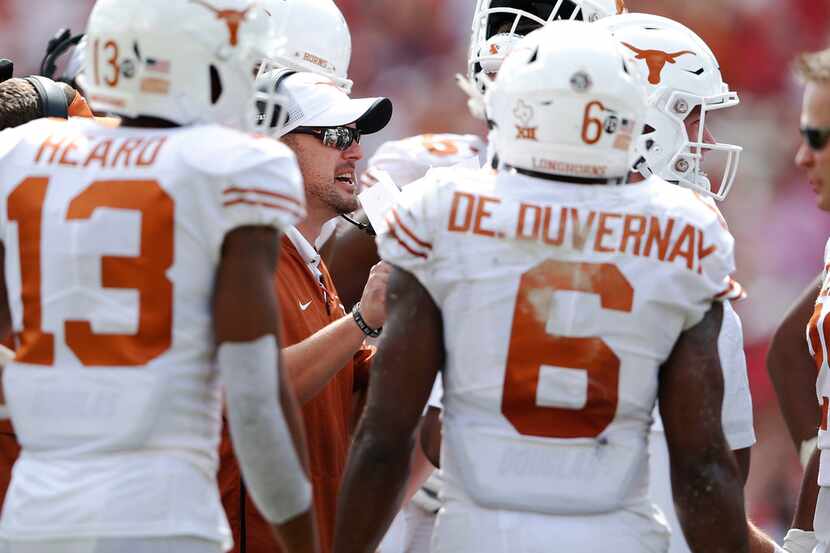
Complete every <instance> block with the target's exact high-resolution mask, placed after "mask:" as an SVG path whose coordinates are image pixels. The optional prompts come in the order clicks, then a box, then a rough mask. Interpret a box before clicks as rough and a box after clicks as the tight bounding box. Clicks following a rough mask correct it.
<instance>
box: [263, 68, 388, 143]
mask: <svg viewBox="0 0 830 553" xmlns="http://www.w3.org/2000/svg"><path fill="white" fill-rule="evenodd" d="M264 78H267V79H270V81H271V83H273V84H272V85H271V86H274V87H275V88H276V90H277V92H278V93H279V94H280V95H282V96H284V101H285V108H286V111H287V113H285V114H284V117H285V116H287V119H286V120H285V123H284V124H282V125H281V129H280V130H279V131H278V132H277V134H278V135H279V136H282V135H285V134H288V133H289V132H291V131H292V130H294V129H296V128H297V127H339V126H343V125H350V124H352V123H354V124H355V125H356V126H357V128H358V129H359V130H360V132H361V133H362V134H372V133H376V132H378V131H379V130H381V129H383V128H384V127H385V126H386V125H387V124H388V123H389V120H390V119H391V118H392V102H391V101H390V100H389V98H349V96H348V95H347V94H346V93H345V92H343V90H341V89H340V88H338V86H337V85H336V84H335V83H334V81H332V80H331V79H329V78H326V77H323V76H320V75H316V74H314V73H307V72H299V73H290V72H285V71H282V72H279V73H276V74H266V75H262V76H260V80H262V79H264Z"/></svg>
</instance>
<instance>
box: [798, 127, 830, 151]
mask: <svg viewBox="0 0 830 553" xmlns="http://www.w3.org/2000/svg"><path fill="white" fill-rule="evenodd" d="M801 136H803V137H804V142H806V143H807V145H808V146H809V147H810V149H811V150H813V151H814V152H820V151H821V150H823V149H824V147H825V146H827V142H828V141H830V127H826V128H821V129H818V128H813V127H801Z"/></svg>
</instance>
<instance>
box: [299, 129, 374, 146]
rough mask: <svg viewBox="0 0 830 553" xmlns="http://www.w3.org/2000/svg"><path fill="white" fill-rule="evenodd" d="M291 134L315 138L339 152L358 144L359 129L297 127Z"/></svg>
mask: <svg viewBox="0 0 830 553" xmlns="http://www.w3.org/2000/svg"><path fill="white" fill-rule="evenodd" d="M291 132H292V133H296V134H310V135H311V136H316V137H317V138H318V139H319V140H320V142H322V143H323V145H325V146H328V147H329V148H337V149H338V150H340V151H341V152H343V151H345V150H348V149H349V148H351V147H352V144H355V143H357V144H360V129H355V128H352V127H297V128H296V129H294V130H293V131H291Z"/></svg>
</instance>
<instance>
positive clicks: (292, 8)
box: [260, 0, 352, 94]
mask: <svg viewBox="0 0 830 553" xmlns="http://www.w3.org/2000/svg"><path fill="white" fill-rule="evenodd" d="M260 3H261V4H262V5H263V7H264V8H265V9H266V10H267V11H268V12H269V13H271V15H272V16H274V17H278V18H280V19H283V20H285V22H286V26H285V33H286V39H287V40H286V42H285V46H284V47H283V48H281V49H280V50H279V51H278V52H277V54H276V55H275V56H273V57H271V58H269V59H268V62H269V63H267V64H264V65H263V67H262V69H261V70H260V74H262V73H265V72H271V71H273V70H274V69H278V68H281V67H282V68H286V67H287V68H290V69H295V70H297V71H311V72H312V73H317V74H319V75H322V76H324V77H328V78H329V79H331V80H332V81H334V82H335V84H337V86H338V87H340V88H341V89H343V91H344V92H346V94H350V93H351V91H352V81H350V80H349V78H348V71H349V63H350V62H351V59H352V35H351V33H350V32H349V26H348V24H347V23H346V18H344V17H343V13H342V12H341V11H340V9H339V8H338V7H337V5H336V4H335V3H334V2H333V1H332V0H301V1H299V2H298V1H293V2H286V1H285V0H260Z"/></svg>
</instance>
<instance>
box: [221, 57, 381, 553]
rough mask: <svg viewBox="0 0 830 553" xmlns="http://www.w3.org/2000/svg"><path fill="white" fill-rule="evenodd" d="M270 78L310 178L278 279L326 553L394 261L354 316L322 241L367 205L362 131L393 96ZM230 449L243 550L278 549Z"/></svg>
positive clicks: (225, 463) (226, 462)
mask: <svg viewBox="0 0 830 553" xmlns="http://www.w3.org/2000/svg"><path fill="white" fill-rule="evenodd" d="M272 77H273V76H272ZM270 82H271V83H272V84H271V86H276V87H277V90H278V91H279V92H280V93H282V94H283V95H284V99H285V107H284V109H285V111H286V112H287V113H288V119H287V121H286V122H285V123H284V124H280V126H279V127H278V128H277V129H275V134H276V135H277V136H278V137H279V136H281V137H282V141H283V142H284V143H285V144H287V145H288V146H289V147H290V148H291V149H292V150H293V151H294V153H295V154H296V156H297V161H298V162H299V165H300V169H301V172H302V176H303V181H304V184H305V195H306V212H307V217H306V219H305V220H304V221H302V222H301V223H300V224H298V225H297V226H296V227H290V228H288V229H286V231H285V235H284V236H283V239H282V248H281V251H280V263H279V267H278V268H277V277H276V280H275V283H274V284H275V287H276V290H277V296H278V299H279V302H280V310H281V321H282V338H283V340H282V344H283V349H282V364H281V366H282V367H284V368H285V374H286V375H287V376H288V379H289V380H290V381H291V382H292V384H293V385H294V389H295V391H296V393H297V397H298V399H299V400H300V402H301V404H302V411H303V416H304V419H305V427H306V429H307V432H308V449H309V457H310V466H309V469H310V472H311V481H312V488H313V491H314V507H315V515H316V518H317V524H318V529H319V531H320V544H321V549H320V551H321V552H323V553H325V552H328V551H330V548H331V542H332V536H333V531H334V512H335V502H336V497H337V495H336V494H337V490H338V488H339V485H340V476H341V474H342V471H343V468H344V466H345V463H346V455H347V453H348V450H349V445H350V441H351V436H350V434H351V429H352V427H353V424H352V423H353V419H354V418H355V416H356V415H357V409H353V403H354V404H355V405H358V404H359V401H358V400H357V399H356V398H359V397H360V394H361V393H362V391H363V390H364V389H365V387H366V383H367V379H368V365H369V362H370V360H371V358H372V355H373V354H374V349H373V348H370V347H368V346H366V345H365V343H364V341H365V339H366V337H367V336H377V335H378V334H379V333H380V329H381V327H382V326H383V323H384V321H385V319H386V307H385V296H386V282H387V279H388V273H389V268H388V266H386V265H383V264H378V265H376V266H375V267H373V268H372V270H371V274H370V276H369V279H368V282H367V283H366V287H365V289H364V291H363V295H362V298H361V301H360V303H359V304H358V305H357V306H355V308H354V309H353V310H352V312H351V313H350V314H347V313H346V312H345V310H344V309H343V306H342V304H341V302H340V299H339V297H338V295H337V291H336V290H335V288H334V284H333V283H332V280H331V277H330V276H329V272H328V269H327V268H326V266H325V264H324V263H323V261H322V260H321V258H320V255H319V253H318V252H317V250H316V248H315V243H316V242H317V240H318V237H319V235H320V233H321V229H322V228H323V225H324V224H325V223H326V222H327V221H329V220H331V219H333V218H335V217H337V216H339V215H343V214H347V213H350V212H352V211H355V210H356V209H357V207H358V204H357V197H356V191H357V188H356V185H355V184H356V178H355V164H356V163H357V162H358V161H359V160H360V159H361V158H362V157H363V152H362V150H361V147H360V137H361V135H363V134H372V133H375V132H378V131H380V130H381V129H382V128H384V127H385V126H386V124H387V123H388V122H389V119H390V118H391V116H392V103H391V102H390V101H389V100H388V99H386V98H366V99H351V98H349V97H348V96H347V95H346V94H345V93H344V92H343V91H341V90H340V89H339V88H337V86H336V85H335V83H334V82H333V81H331V80H330V79H328V78H327V77H323V76H319V75H315V74H312V73H307V72H299V73H294V72H286V73H282V74H281V75H280V76H277V77H276V78H272V80H271V81H270ZM274 123H276V121H275V122H274ZM220 454H221V457H222V460H221V466H220V470H219V484H220V489H221V491H222V500H223V503H224V506H225V510H226V512H227V514H228V519H229V520H230V523H231V528H232V530H233V532H234V542H235V543H236V544H239V545H237V546H235V549H234V550H233V551H234V552H237V551H238V552H240V553H274V552H278V551H279V548H278V547H277V545H276V543H274V540H273V539H272V538H271V535H270V534H269V529H268V526H267V523H266V522H265V520H264V519H263V518H262V517H261V516H260V515H259V513H258V512H256V509H255V508H254V505H253V503H252V502H251V501H250V498H248V497H246V493H245V488H244V484H243V483H242V482H241V480H240V477H239V470H238V468H237V464H236V460H235V459H234V458H233V453H232V448H231V446H230V442H229V440H228V439H227V435H225V436H224V440H223V443H222V446H221V449H220Z"/></svg>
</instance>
